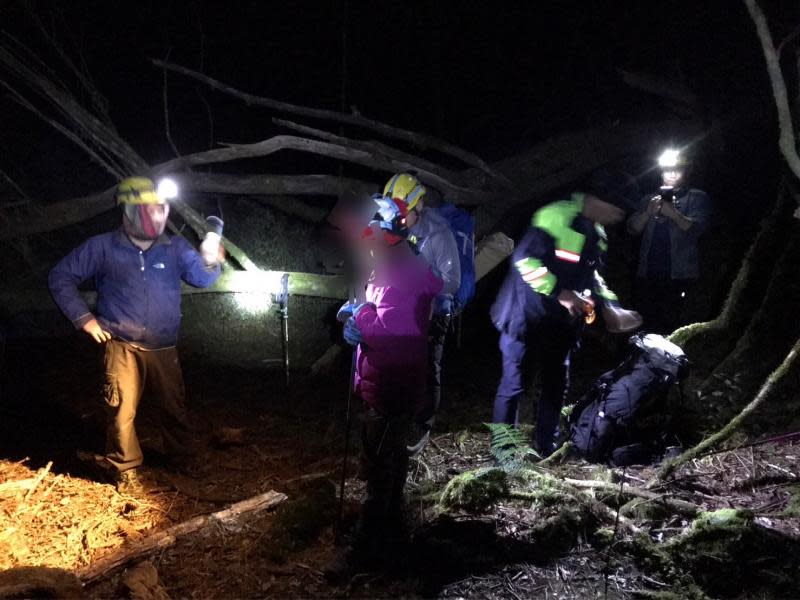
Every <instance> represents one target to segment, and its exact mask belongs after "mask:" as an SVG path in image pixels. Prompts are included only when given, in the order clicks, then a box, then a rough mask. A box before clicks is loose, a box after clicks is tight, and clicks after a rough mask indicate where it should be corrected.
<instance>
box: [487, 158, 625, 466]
mask: <svg viewBox="0 0 800 600" xmlns="http://www.w3.org/2000/svg"><path fill="white" fill-rule="evenodd" d="M584 188H585V189H586V192H585V193H584V192H578V193H574V194H572V195H571V197H570V198H569V200H563V201H560V202H553V203H551V204H548V205H546V206H544V207H542V208H541V209H539V210H538V211H536V213H535V214H534V215H533V219H532V221H531V226H530V227H529V228H528V230H527V232H526V233H525V235H524V236H523V238H522V240H520V242H519V244H517V246H516V249H515V250H514V254H513V255H512V259H511V263H512V264H511V268H510V269H509V273H508V275H507V276H506V279H505V281H504V282H503V284H502V286H501V288H500V291H499V293H498V295H497V300H496V301H495V303H494V305H493V306H492V308H491V317H492V322H493V323H494V325H495V327H496V328H497V330H498V331H499V332H500V351H501V352H502V355H503V375H502V379H501V380H500V384H499V386H498V388H497V395H496V397H495V401H494V415H493V418H492V420H493V421H494V422H495V423H508V424H512V425H516V424H517V419H518V410H519V399H520V398H521V396H522V394H523V393H524V387H523V374H522V364H523V359H524V358H525V355H526V353H527V351H528V350H529V349H530V350H531V351H532V352H533V353H534V354H535V355H536V358H537V359H538V362H539V365H540V372H541V380H542V387H541V391H540V394H539V400H538V411H537V420H536V431H535V435H534V445H535V446H536V447H537V448H538V450H539V452H540V453H541V454H542V455H544V456H547V455H549V454H551V453H552V452H553V450H554V449H555V443H556V439H557V436H558V424H559V414H560V410H561V405H562V403H563V401H564V396H565V394H566V392H567V386H568V382H569V365H570V354H571V352H572V350H573V349H574V348H575V347H576V346H577V344H578V342H579V340H580V337H581V333H582V331H583V327H584V323H585V321H586V320H588V319H587V316H589V317H590V318H593V315H594V307H595V304H596V303H597V304H600V305H601V306H602V313H603V318H604V320H605V324H606V327H607V329H609V331H612V332H615V333H619V332H627V331H633V330H635V329H636V328H637V327H638V326H639V325H641V317H639V315H638V314H637V313H634V312H632V311H627V310H624V309H622V308H620V306H619V302H618V299H617V296H616V294H614V292H612V291H611V290H610V289H609V288H608V287H607V286H606V285H605V282H604V280H603V278H602V277H601V276H600V274H599V272H598V270H599V269H600V268H601V264H602V260H603V257H604V254H605V252H606V250H607V238H606V234H605V230H604V229H603V225H611V224H614V223H618V222H620V221H622V220H623V219H624V217H625V213H624V211H623V210H622V209H621V208H619V207H618V206H616V205H615V204H621V203H623V199H624V198H625V197H626V196H627V194H628V189H629V188H630V184H628V183H627V182H626V181H625V180H623V179H622V178H621V177H619V176H617V175H615V174H612V173H608V172H599V173H597V174H595V175H594V176H593V177H592V178H591V180H590V181H589V182H588V184H587V185H586V186H584Z"/></svg>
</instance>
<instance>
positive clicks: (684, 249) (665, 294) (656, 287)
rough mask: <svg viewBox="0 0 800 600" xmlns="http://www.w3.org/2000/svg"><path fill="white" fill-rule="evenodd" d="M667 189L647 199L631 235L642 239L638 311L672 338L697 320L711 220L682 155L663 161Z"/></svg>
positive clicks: (650, 328) (654, 328)
mask: <svg viewBox="0 0 800 600" xmlns="http://www.w3.org/2000/svg"><path fill="white" fill-rule="evenodd" d="M659 167H660V168H661V179H662V183H663V185H662V186H661V188H660V190H659V193H658V194H650V195H647V196H645V197H644V198H642V199H641V202H640V205H639V209H638V210H637V211H636V212H635V213H634V214H633V215H631V217H630V218H629V219H628V223H627V229H628V232H629V233H630V234H632V235H635V236H639V235H641V236H642V243H641V247H640V250H639V265H638V267H637V270H636V293H635V301H634V304H635V307H636V309H637V310H638V311H639V312H640V313H641V315H642V317H643V318H644V325H645V327H646V328H647V330H648V331H651V332H654V333H670V332H672V331H673V330H675V329H676V328H677V327H679V326H681V325H683V324H685V323H687V322H689V321H690V320H691V310H690V309H689V307H690V306H692V303H691V298H692V294H693V291H694V289H695V286H696V283H697V280H698V278H699V275H700V268H699V260H698V241H699V239H700V236H701V235H702V234H703V232H704V231H705V230H706V227H707V226H708V222H709V219H710V216H711V206H710V201H709V198H708V195H707V194H706V193H705V192H704V191H702V190H698V189H695V188H690V187H688V186H687V185H686V173H687V169H688V167H689V163H688V161H687V160H686V158H685V157H684V156H683V155H682V154H681V153H680V152H679V151H678V150H666V151H665V152H664V153H663V154H662V155H661V157H660V158H659Z"/></svg>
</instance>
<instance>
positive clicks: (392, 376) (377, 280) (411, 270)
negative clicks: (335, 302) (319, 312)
mask: <svg viewBox="0 0 800 600" xmlns="http://www.w3.org/2000/svg"><path fill="white" fill-rule="evenodd" d="M375 201H376V202H377V203H378V207H379V210H378V213H377V214H376V215H375V220H374V221H372V223H371V224H370V228H369V229H367V230H366V231H365V233H364V236H363V237H364V239H365V240H366V242H367V243H368V245H369V251H370V252H369V254H370V257H371V260H372V267H373V271H372V274H371V275H370V278H369V282H368V285H367V287H366V299H367V301H366V302H365V303H363V304H353V303H348V304H345V305H344V306H343V307H342V308H341V309H340V310H339V314H338V315H337V318H338V319H339V320H340V321H343V322H344V337H345V340H346V341H347V342H348V343H349V344H351V345H353V346H357V351H356V352H357V355H356V373H355V391H356V392H357V393H358V394H359V395H360V396H361V398H362V400H363V401H364V405H365V406H364V408H365V411H364V416H363V427H362V446H363V447H362V455H361V472H360V473H359V476H360V477H361V478H362V479H364V480H366V482H367V493H366V498H365V499H364V501H363V504H362V509H361V515H360V518H359V522H358V525H357V526H356V532H355V536H354V539H353V544H352V545H351V546H350V547H349V548H348V549H347V550H346V551H345V552H343V553H342V554H341V555H339V556H337V557H336V559H334V560H333V561H332V562H331V563H330V564H329V565H328V567H327V568H326V574H327V575H328V576H329V577H330V578H331V579H339V578H342V577H344V576H345V575H347V574H349V573H351V572H352V571H353V570H354V569H356V568H359V567H364V566H368V564H369V563H370V562H374V561H377V560H380V559H381V558H382V557H383V556H382V555H383V554H384V551H385V550H386V542H387V541H390V540H392V538H396V537H398V534H401V533H402V512H403V488H404V486H405V482H406V475H407V472H408V453H407V450H406V437H407V434H408V430H409V426H410V424H411V420H412V417H413V415H414V412H415V411H416V410H417V409H418V408H419V407H420V406H421V405H422V403H423V402H424V393H425V381H426V369H427V352H428V328H429V325H430V319H431V303H432V301H433V299H434V298H436V296H438V295H439V294H440V293H441V291H442V285H443V284H442V281H441V279H439V278H438V277H436V275H434V273H433V271H431V269H430V267H429V266H428V265H427V263H426V262H425V261H424V260H423V259H422V258H421V257H419V256H417V255H416V254H415V253H414V251H413V249H412V247H411V246H410V245H409V244H408V243H407V242H406V235H407V233H408V228H407V226H406V222H405V217H406V214H407V212H408V211H407V207H406V205H405V202H403V201H398V200H392V199H390V198H383V197H378V198H377V199H376V200H375Z"/></svg>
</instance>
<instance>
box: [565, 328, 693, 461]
mask: <svg viewBox="0 0 800 600" xmlns="http://www.w3.org/2000/svg"><path fill="white" fill-rule="evenodd" d="M688 365H689V361H688V359H687V358H686V355H685V354H684V353H683V350H681V349H680V348H679V347H678V346H676V345H675V344H673V343H671V342H669V341H668V340H666V339H665V338H664V337H662V336H660V335H655V334H636V335H634V336H632V337H631V338H630V342H629V352H628V356H627V357H626V359H625V361H624V362H623V363H622V364H620V365H619V366H618V367H617V368H616V369H614V370H613V371H608V372H607V373H604V374H603V375H601V376H600V377H599V378H598V379H597V380H596V381H595V383H594V384H593V385H592V388H591V389H590V390H589V391H588V392H587V393H586V394H585V395H584V396H583V397H582V398H581V399H580V400H579V401H578V403H577V404H576V405H575V407H574V408H573V410H572V413H571V414H570V416H569V439H570V441H571V442H572V445H573V450H574V452H576V453H577V454H578V455H580V456H582V457H583V458H585V459H586V460H588V461H591V462H611V463H612V464H614V465H617V466H623V465H626V464H634V463H645V462H648V461H650V460H652V459H653V458H654V457H656V456H659V455H660V454H662V453H663V450H664V448H663V447H662V446H666V445H668V443H666V442H665V440H666V439H667V437H668V435H669V429H670V427H669V424H670V422H671V420H672V419H671V417H672V415H671V413H672V410H671V408H670V406H669V403H668V398H667V397H668V394H669V391H670V390H671V389H672V388H673V387H674V386H675V385H676V384H679V383H680V382H681V381H682V380H683V379H684V378H685V377H686V374H687V372H688Z"/></svg>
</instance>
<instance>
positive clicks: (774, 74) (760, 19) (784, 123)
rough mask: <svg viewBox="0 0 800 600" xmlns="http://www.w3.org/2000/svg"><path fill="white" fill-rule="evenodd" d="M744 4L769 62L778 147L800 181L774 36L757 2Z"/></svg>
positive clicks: (754, 0)
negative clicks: (775, 110) (775, 109)
mask: <svg viewBox="0 0 800 600" xmlns="http://www.w3.org/2000/svg"><path fill="white" fill-rule="evenodd" d="M743 2H744V4H745V6H746V7H747V11H748V12H749V13H750V18H752V19H753V23H754V24H755V26H756V33H757V34H758V39H759V41H760V42H761V49H762V50H763V51H764V59H765V60H766V62H767V73H769V80H770V83H771V84H772V94H773V96H775V106H776V108H777V109H778V127H779V128H780V138H779V139H778V147H779V148H780V150H781V154H783V157H784V159H786V164H788V165H789V169H791V171H792V173H793V174H794V176H795V177H797V178H798V179H800V156H798V154H797V145H796V141H795V136H794V126H793V124H792V111H791V109H790V108H789V94H788V93H787V91H786V83H785V81H784V80H783V74H782V73H781V64H780V59H779V58H778V53H777V52H776V50H775V46H774V44H773V42H772V34H771V33H770V31H769V25H768V24H767V18H766V17H765V16H764V13H763V12H762V10H761V7H760V6H759V5H758V2H756V0H743Z"/></svg>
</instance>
